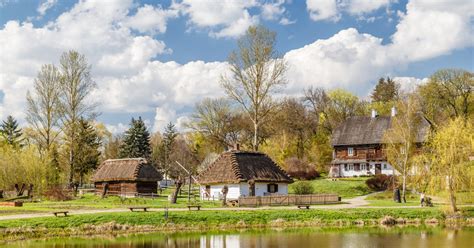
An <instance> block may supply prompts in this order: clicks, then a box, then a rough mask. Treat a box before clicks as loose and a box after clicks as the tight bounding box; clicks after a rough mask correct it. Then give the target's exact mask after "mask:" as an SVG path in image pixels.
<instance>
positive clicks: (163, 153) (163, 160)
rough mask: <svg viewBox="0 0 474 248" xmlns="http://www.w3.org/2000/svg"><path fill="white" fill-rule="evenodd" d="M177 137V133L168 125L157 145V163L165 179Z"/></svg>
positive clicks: (170, 124)
mask: <svg viewBox="0 0 474 248" xmlns="http://www.w3.org/2000/svg"><path fill="white" fill-rule="evenodd" d="M177 137H178V131H177V130H176V128H175V126H174V124H173V123H171V122H170V123H168V125H167V126H166V128H165V131H164V133H163V137H162V139H161V144H159V145H158V150H157V155H156V157H157V163H158V165H159V167H160V168H161V169H162V170H163V172H164V174H165V177H166V176H167V175H168V172H169V170H170V166H171V163H172V162H173V161H171V160H170V156H171V154H172V153H173V148H174V145H175V141H176V138H177Z"/></svg>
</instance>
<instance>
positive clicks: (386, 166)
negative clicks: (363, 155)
mask: <svg viewBox="0 0 474 248" xmlns="http://www.w3.org/2000/svg"><path fill="white" fill-rule="evenodd" d="M375 164H380V165H381V169H382V170H381V174H386V175H393V173H394V169H393V168H392V166H391V165H390V164H389V163H387V162H370V163H369V165H370V170H367V169H363V170H362V169H361V170H359V171H355V170H354V166H352V170H349V171H346V170H345V169H344V165H343V164H341V165H339V170H340V175H341V176H342V177H353V176H366V175H369V173H368V172H369V171H370V175H375ZM361 166H362V165H361ZM395 173H396V174H397V171H395Z"/></svg>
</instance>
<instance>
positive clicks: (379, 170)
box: [375, 164, 382, 175]
mask: <svg viewBox="0 0 474 248" xmlns="http://www.w3.org/2000/svg"><path fill="white" fill-rule="evenodd" d="M379 174H382V165H381V164H375V175H379Z"/></svg>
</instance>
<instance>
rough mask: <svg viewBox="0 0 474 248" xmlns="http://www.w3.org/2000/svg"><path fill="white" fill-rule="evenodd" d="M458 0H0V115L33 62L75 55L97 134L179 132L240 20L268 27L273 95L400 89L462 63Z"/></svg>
mask: <svg viewBox="0 0 474 248" xmlns="http://www.w3.org/2000/svg"><path fill="white" fill-rule="evenodd" d="M473 23H474V2H473V1H470V0H466V1H464V0H408V1H407V0H306V1H304V0H273V1H270V0H267V1H264V0H249V1H241V0H174V1H171V0H166V1H152V0H146V1H145V0H144V1H139V0H117V1H115V0H96V1H92V0H82V1H73V0H62V1H61V0H41V1H34V0H0V119H5V118H6V117H7V116H8V115H13V116H14V117H15V118H16V119H18V120H19V121H20V123H21V124H22V125H26V122H25V116H26V115H25V110H26V97H25V96H26V92H27V91H28V90H32V88H33V83H34V78H35V77H36V75H37V73H38V71H39V69H40V68H41V65H44V64H58V60H59V57H60V55H61V54H62V53H63V52H65V51H68V50H76V51H78V52H80V53H82V54H84V55H85V56H86V58H87V60H88V62H89V64H90V65H91V70H92V77H93V79H94V81H95V82H96V83H97V89H95V90H94V92H93V93H92V94H91V97H90V99H89V100H90V101H93V102H95V103H97V104H98V111H99V112H100V113H101V115H100V116H99V117H98V120H99V121H101V122H104V123H105V124H106V127H107V128H108V129H109V131H111V132H113V133H120V132H123V131H124V130H125V129H126V128H127V127H128V124H129V122H130V119H131V118H132V117H135V118H137V117H138V116H142V117H143V118H144V119H145V122H146V124H147V125H148V126H149V128H150V130H151V131H162V130H163V128H164V126H165V125H166V124H167V123H168V122H173V123H176V124H177V126H178V127H179V128H183V127H184V123H186V122H187V121H189V117H190V115H191V113H192V111H193V107H194V105H195V104H196V103H197V102H199V101H200V100H202V99H204V98H206V97H209V98H216V97H223V96H225V94H224V92H223V90H222V88H221V86H220V83H219V79H220V77H221V75H229V70H228V64H227V62H226V60H227V57H228V55H229V53H230V52H231V51H233V50H234V49H236V43H237V40H238V38H239V37H241V36H242V35H243V34H244V33H245V31H246V29H247V28H248V27H249V26H251V25H264V26H265V27H267V28H269V29H271V30H272V31H275V32H276V33H277V45H276V49H277V51H278V52H279V54H281V56H282V57H283V58H284V59H285V60H286V61H287V63H288V71H287V73H286V75H285V76H286V78H287V81H288V84H287V85H286V87H285V88H284V89H283V90H282V91H281V94H282V95H288V96H297V95H300V94H301V93H302V91H303V89H305V88H308V87H310V86H313V87H324V88H326V89H328V90H330V89H334V88H343V89H346V90H349V91H351V92H352V93H354V94H356V95H358V96H360V97H367V96H368V95H369V94H370V92H371V90H372V89H373V87H374V86H375V83H376V82H377V80H378V78H380V77H387V76H389V77H392V78H395V80H396V81H397V82H399V83H400V84H401V85H402V88H403V89H406V90H409V89H413V88H414V87H415V86H416V85H418V84H422V83H425V82H426V81H427V78H428V77H429V76H430V75H431V74H433V73H434V72H435V71H436V70H438V69H442V68H460V69H465V70H469V71H473V70H474V25H473Z"/></svg>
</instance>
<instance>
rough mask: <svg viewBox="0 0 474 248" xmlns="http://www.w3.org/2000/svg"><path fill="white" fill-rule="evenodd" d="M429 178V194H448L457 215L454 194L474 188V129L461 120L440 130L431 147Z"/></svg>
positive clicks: (470, 124)
mask: <svg viewBox="0 0 474 248" xmlns="http://www.w3.org/2000/svg"><path fill="white" fill-rule="evenodd" d="M430 149H431V153H430V154H428V155H427V156H429V157H430V161H431V163H430V166H429V170H430V175H431V178H430V179H431V180H430V182H431V189H432V191H434V192H436V191H440V190H446V189H447V191H448V193H449V201H450V204H451V210H452V211H453V212H456V211H457V206H456V192H458V191H461V190H470V189H472V187H473V182H474V178H473V175H474V173H473V172H472V171H473V169H474V162H473V161H471V160H470V156H472V155H473V154H474V128H473V124H472V123H470V122H467V123H466V122H464V120H463V118H456V119H455V120H451V121H449V122H448V123H447V124H446V125H444V126H443V127H441V128H440V129H439V130H438V132H437V133H436V134H435V135H434V137H433V140H432V142H431V144H430Z"/></svg>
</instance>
